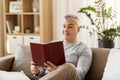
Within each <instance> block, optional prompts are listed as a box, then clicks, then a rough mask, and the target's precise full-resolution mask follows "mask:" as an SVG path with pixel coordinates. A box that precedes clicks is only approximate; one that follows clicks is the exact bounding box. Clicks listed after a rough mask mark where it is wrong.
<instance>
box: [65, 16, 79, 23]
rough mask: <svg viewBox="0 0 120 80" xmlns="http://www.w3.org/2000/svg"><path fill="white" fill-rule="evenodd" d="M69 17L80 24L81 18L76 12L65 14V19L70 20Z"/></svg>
mask: <svg viewBox="0 0 120 80" xmlns="http://www.w3.org/2000/svg"><path fill="white" fill-rule="evenodd" d="M68 19H75V20H76V22H77V24H78V25H79V18H78V16H76V15H74V14H67V15H66V16H65V20H68Z"/></svg>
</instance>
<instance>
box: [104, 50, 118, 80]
mask: <svg viewBox="0 0 120 80" xmlns="http://www.w3.org/2000/svg"><path fill="white" fill-rule="evenodd" d="M102 80H120V50H118V49H111V51H110V54H109V56H108V59H107V63H106V66H105V69H104V73H103V77H102Z"/></svg>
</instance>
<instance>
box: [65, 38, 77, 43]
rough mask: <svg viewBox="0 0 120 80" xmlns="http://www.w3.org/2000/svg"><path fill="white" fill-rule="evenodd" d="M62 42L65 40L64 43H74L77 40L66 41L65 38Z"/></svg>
mask: <svg viewBox="0 0 120 80" xmlns="http://www.w3.org/2000/svg"><path fill="white" fill-rule="evenodd" d="M64 42H65V43H76V42H77V40H73V41H68V40H65V39H64Z"/></svg>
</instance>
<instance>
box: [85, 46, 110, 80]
mask: <svg viewBox="0 0 120 80" xmlns="http://www.w3.org/2000/svg"><path fill="white" fill-rule="evenodd" d="M91 49H92V64H91V68H90V70H89V72H88V73H87V75H86V77H85V80H101V78H102V76H103V72H104V67H105V64H106V61H107V57H108V55H109V51H110V49H107V48H91Z"/></svg>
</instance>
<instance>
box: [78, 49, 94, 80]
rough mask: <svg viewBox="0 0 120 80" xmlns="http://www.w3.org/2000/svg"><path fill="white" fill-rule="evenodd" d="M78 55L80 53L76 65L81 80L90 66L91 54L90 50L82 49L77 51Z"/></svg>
mask: <svg viewBox="0 0 120 80" xmlns="http://www.w3.org/2000/svg"><path fill="white" fill-rule="evenodd" d="M78 53H80V55H79V58H78V63H77V72H78V74H80V76H81V78H82V80H83V79H84V77H85V75H86V74H87V72H88V70H89V68H90V66H91V62H92V52H91V49H90V48H88V47H84V48H82V49H79V50H78Z"/></svg>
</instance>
